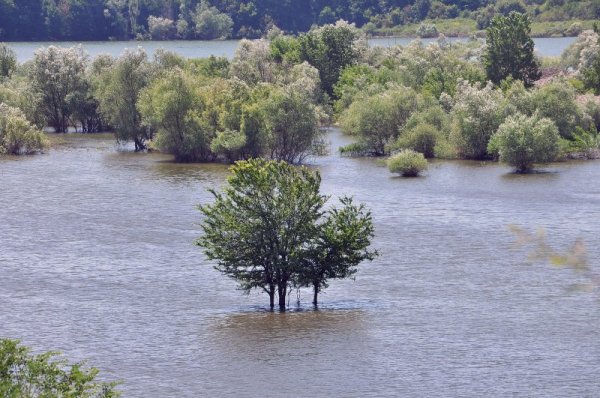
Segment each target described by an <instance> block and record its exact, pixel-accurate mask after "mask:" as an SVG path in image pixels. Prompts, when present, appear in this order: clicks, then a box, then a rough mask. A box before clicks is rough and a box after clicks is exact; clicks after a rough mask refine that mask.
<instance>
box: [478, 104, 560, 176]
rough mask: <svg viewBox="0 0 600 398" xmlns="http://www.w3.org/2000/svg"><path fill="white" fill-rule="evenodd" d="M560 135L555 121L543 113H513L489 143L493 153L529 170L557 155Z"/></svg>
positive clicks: (520, 167) (520, 169)
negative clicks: (530, 114) (542, 114)
mask: <svg viewBox="0 0 600 398" xmlns="http://www.w3.org/2000/svg"><path fill="white" fill-rule="evenodd" d="M559 140H560V135H559V134H558V128H557V127H556V125H555V124H554V122H553V121H552V120H550V119H547V118H540V117H539V115H537V114H536V115H534V116H532V117H527V116H525V115H522V114H517V115H514V116H511V117H509V118H507V119H506V120H505V122H504V123H503V124H502V125H501V126H500V127H499V128H498V132H497V133H496V134H494V136H493V137H492V139H491V140H490V143H489V145H488V151H489V152H490V153H497V154H498V155H499V157H500V160H501V161H502V162H505V163H508V164H510V165H511V166H514V167H516V169H517V172H519V173H525V172H527V171H529V170H530V169H531V168H532V166H533V164H534V163H547V162H551V161H553V160H555V159H556V157H557V155H558V150H559Z"/></svg>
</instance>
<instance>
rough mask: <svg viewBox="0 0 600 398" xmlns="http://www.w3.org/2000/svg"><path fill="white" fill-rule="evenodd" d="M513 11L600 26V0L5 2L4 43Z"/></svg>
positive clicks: (210, 33)
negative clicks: (595, 22)
mask: <svg viewBox="0 0 600 398" xmlns="http://www.w3.org/2000/svg"><path fill="white" fill-rule="evenodd" d="M509 11H519V12H527V13H528V14H529V16H530V17H531V18H532V19H533V20H534V21H540V22H544V21H559V20H569V19H595V18H599V17H600V0H588V1H576V0H527V1H523V0H501V1H491V0H433V1H432V0H252V1H241V0H0V41H27V40H111V39H112V40H127V39H177V38H178V39H218V38H242V37H246V38H256V37H260V36H262V35H263V34H264V33H265V32H266V31H268V30H269V29H270V28H271V27H272V26H273V25H276V26H277V27H279V28H280V29H283V30H284V31H288V32H293V33H297V32H305V31H308V30H309V29H310V27H311V26H313V25H324V24H328V23H333V22H335V21H337V20H338V19H344V20H346V21H348V22H352V23H355V24H356V25H357V26H358V27H362V26H364V25H367V24H369V26H368V27H369V29H374V28H375V29H376V28H390V27H393V26H399V25H404V24H410V23H418V22H420V21H423V20H425V19H434V20H435V19H452V18H458V17H462V18H471V19H475V20H477V22H478V27H479V29H483V28H485V27H486V25H487V23H488V22H489V20H490V19H491V17H492V16H493V15H496V14H499V13H500V14H506V13H507V12H509Z"/></svg>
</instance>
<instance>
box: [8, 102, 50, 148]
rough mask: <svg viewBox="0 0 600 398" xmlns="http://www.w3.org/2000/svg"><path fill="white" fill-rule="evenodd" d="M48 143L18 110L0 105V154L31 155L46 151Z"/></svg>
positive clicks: (41, 133)
mask: <svg viewBox="0 0 600 398" xmlns="http://www.w3.org/2000/svg"><path fill="white" fill-rule="evenodd" d="M47 146H48V141H47V139H46V136H45V135H44V133H43V132H41V131H39V130H38V129H36V128H35V127H34V126H33V125H32V124H31V123H29V121H28V120H27V119H26V118H25V115H24V114H23V112H21V110H20V109H18V108H13V107H10V106H8V105H6V104H0V154H2V153H8V154H11V155H20V154H31V153H35V152H39V151H42V150H44V149H45V148H46V147H47Z"/></svg>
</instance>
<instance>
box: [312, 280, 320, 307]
mask: <svg viewBox="0 0 600 398" xmlns="http://www.w3.org/2000/svg"><path fill="white" fill-rule="evenodd" d="M313 288H314V290H313V294H314V295H313V305H314V306H315V307H316V306H317V305H318V300H317V297H318V296H319V285H317V284H316V283H315V284H314V285H313Z"/></svg>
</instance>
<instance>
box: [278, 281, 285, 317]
mask: <svg viewBox="0 0 600 398" xmlns="http://www.w3.org/2000/svg"><path fill="white" fill-rule="evenodd" d="M278 290H279V291H278V293H279V310H280V311H285V308H286V305H285V299H286V296H287V294H286V293H287V284H286V286H283V287H281V286H280V287H279V288H278Z"/></svg>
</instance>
